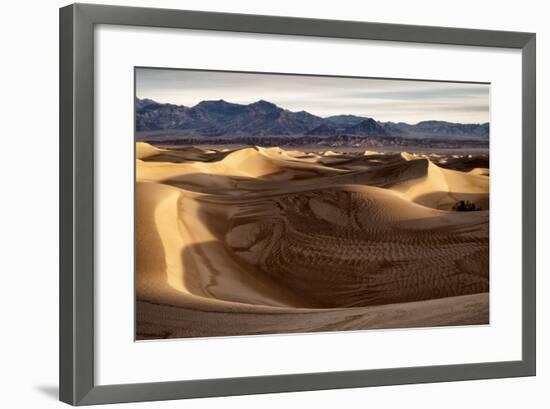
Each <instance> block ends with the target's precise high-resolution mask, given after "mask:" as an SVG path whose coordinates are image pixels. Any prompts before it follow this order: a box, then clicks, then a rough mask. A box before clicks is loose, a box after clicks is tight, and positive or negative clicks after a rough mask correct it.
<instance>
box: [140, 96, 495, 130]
mask: <svg viewBox="0 0 550 409" xmlns="http://www.w3.org/2000/svg"><path fill="white" fill-rule="evenodd" d="M135 99H137V100H140V101H144V100H149V101H153V102H154V103H157V104H159V105H174V106H177V107H184V108H189V109H191V108H195V107H196V106H198V105H199V104H201V103H202V102H225V103H227V104H231V105H239V106H250V105H254V104H257V103H259V102H267V103H268V104H272V105H274V106H276V107H277V108H280V109H282V110H284V111H288V112H292V113H299V112H305V113H307V114H309V115H313V116H316V117H318V118H321V119H329V118H332V117H335V116H354V117H357V118H364V119H373V120H375V121H376V122H379V123H395V124H400V123H401V124H406V125H418V124H420V123H423V122H446V123H448V124H458V125H485V124H489V125H490V123H491V121H486V122H452V121H447V120H440V119H424V120H422V121H418V122H416V123H409V122H405V121H380V120H378V119H376V118H374V117H372V116H362V115H355V114H333V115H329V116H321V115H316V114H312V113H311V112H309V111H306V110H304V109H302V110H299V111H291V110H289V109H286V108H283V107H281V106H279V105H277V104H275V103H273V102H270V101H267V100H265V99H258V100H256V101H254V102H250V103H248V104H240V103H238V102H230V101H227V100H225V99H223V98H220V99H203V100H201V101H199V102H197V103H196V104H195V105H192V106H190V105H183V104H175V103H172V102H160V101H158V100H156V99H152V98H147V97H145V98H140V97H138V96H137V95H135ZM136 113H137V109H136V104H135V103H134V114H136Z"/></svg>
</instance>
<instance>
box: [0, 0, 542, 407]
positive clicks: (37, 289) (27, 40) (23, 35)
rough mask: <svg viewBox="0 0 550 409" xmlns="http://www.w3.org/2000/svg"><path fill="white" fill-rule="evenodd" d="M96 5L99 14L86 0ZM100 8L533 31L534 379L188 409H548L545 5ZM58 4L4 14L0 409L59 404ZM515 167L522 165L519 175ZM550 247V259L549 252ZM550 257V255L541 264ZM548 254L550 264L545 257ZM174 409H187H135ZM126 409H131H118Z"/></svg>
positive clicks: (200, 3) (344, 0) (243, 2)
mask: <svg viewBox="0 0 550 409" xmlns="http://www.w3.org/2000/svg"><path fill="white" fill-rule="evenodd" d="M88 2H94V1H93V0H88ZM100 2H101V3H108V4H121V5H133V6H151V7H168V8H182V9H196V10H207V11H227V12H236V13H251V14H273V15H287V16H298V17H315V18H330V19H342V20H361V21H375V22H388V23H406V24H426V25H439V26H455V27H466V28H489V29H499V30H518V31H534V32H536V33H537V43H538V44H537V53H538V59H537V71H538V78H537V81H538V87H537V92H538V97H537V103H538V109H537V111H538V121H537V132H538V166H537V168H538V182H537V184H538V200H537V202H538V204H537V208H538V212H537V213H538V214H537V217H538V219H537V220H538V232H537V236H538V245H537V250H538V255H539V257H538V290H537V293H538V302H537V307H538V345H539V347H538V376H537V377H535V378H522V379H502V380H489V381H468V382H455V383H444V384H426V385H407V386H392V387H380V388H368V389H349V390H340V391H322V392H303V393H288V394H278V395H263V396H247V397H232V398H216V399H201V400H194V401H187V402H185V405H186V407H187V408H215V407H224V408H233V407H235V408H236V407H239V408H257V407H265V408H280V407H285V406H286V407H309V406H313V405H315V406H316V407H318V408H333V407H341V408H344V407H345V408H348V407H349V408H353V407H364V406H365V405H369V406H370V407H382V406H383V407H390V408H392V407H407V408H417V407H418V408H423V409H430V408H438V409H439V408H446V409H452V408H461V409H463V408H465V407H474V408H479V407H495V408H499V409H506V408H518V407H529V408H547V407H549V406H550V392H549V389H550V388H549V385H550V354H548V353H547V350H548V348H550V344H548V335H549V331H550V320H548V319H547V318H546V315H547V314H548V312H549V310H550V302H549V301H548V298H544V294H545V292H546V291H548V290H550V288H549V283H550V280H548V278H547V277H545V276H544V274H545V270H548V268H549V267H550V263H549V262H550V257H549V256H548V253H547V251H548V247H547V246H545V245H544V244H545V243H543V240H544V239H545V237H543V232H544V231H548V229H549V228H550V223H549V221H548V220H549V219H548V218H547V217H545V215H544V214H543V211H544V210H543V209H544V207H545V205H546V206H547V205H548V203H549V199H550V197H549V195H550V191H549V190H550V189H549V185H548V184H547V183H546V184H545V183H544V179H545V177H548V176H550V163H549V162H548V161H544V159H545V158H544V156H543V152H545V151H546V150H547V147H548V146H550V144H549V143H548V142H547V140H546V138H545V136H546V133H547V132H548V123H545V118H544V117H543V112H544V109H545V108H546V105H547V102H548V99H549V98H550V89H549V82H548V81H547V80H546V78H545V77H544V71H545V70H546V71H548V60H549V58H550V26H549V25H548V15H549V13H548V11H547V10H545V4H544V2H541V1H536V0H523V1H521V2H518V1H514V2H508V1H502V0H501V1H484V2H481V1H479V0H473V1H472V0H462V1H461V2H444V1H437V0H434V1H428V0H415V1H407V0H385V1H383V2H381V1H376V2H358V1H353V0H339V1H338V2H320V1H315V2H313V1H306V0H301V1H300V0H278V1H277V2H261V1H257V0H256V1H254V0H232V1H223V0H188V1H177V0H159V1H151V0H149V1H147V0H135V1H108V0H103V1H100ZM65 4H66V3H65V2H63V1H58V0H47V1H44V0H43V1H38V0H27V1H21V2H4V3H3V4H2V6H1V7H2V9H1V10H2V16H3V19H2V24H1V25H0V30H1V31H0V38H1V40H0V44H1V54H0V56H1V57H0V58H1V60H0V61H1V62H0V114H1V117H0V118H1V121H0V124H1V125H0V130H1V131H0V132H1V135H2V145H1V148H0V152H1V157H0V189H1V192H2V194H1V196H0V249H1V252H0V255H1V256H0V266H1V267H0V274H1V275H0V277H1V281H0V283H1V286H0V328H1V330H0V385H2V386H1V387H0V390H1V392H0V406H2V407H6V408H20V407H21V408H54V407H61V406H62V405H63V404H61V403H59V402H57V374H58V371H57V359H58V353H57V348H58V343H57V331H58V320H57V307H58V303H57V299H58V290H57V286H58V277H57V268H58V260H57V258H58V248H57V240H58V227H57V225H58V216H57V204H58V199H57V198H58V184H57V178H58V175H57V173H58V140H57V138H58V65H57V63H58V7H60V6H63V5H65ZM517 165H518V166H519V164H517ZM545 247H546V249H545ZM545 250H546V252H545ZM545 253H546V254H545ZM133 405H134V406H135V407H150V408H176V407H181V406H182V405H184V403H182V402H178V401H175V402H160V403H139V404H133ZM118 407H130V406H128V405H122V406H120V405H119V406H118Z"/></svg>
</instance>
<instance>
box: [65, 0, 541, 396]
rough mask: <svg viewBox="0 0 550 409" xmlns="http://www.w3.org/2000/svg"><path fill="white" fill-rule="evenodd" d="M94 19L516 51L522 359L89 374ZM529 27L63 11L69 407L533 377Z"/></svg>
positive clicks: (88, 8)
mask: <svg viewBox="0 0 550 409" xmlns="http://www.w3.org/2000/svg"><path fill="white" fill-rule="evenodd" d="M95 24H117V25H135V26H151V27H168V28H187V29H202V30H217V31H240V32H249V33H262V34H286V35H300V36H320V37H337V38H346V39H369V40H387V41H406V42H418V43H437V44H449V45H453V44H454V45H471V46H486V47H504V48H516V49H521V50H522V85H523V91H522V92H523V96H522V98H523V99H522V116H523V117H522V123H523V128H522V146H523V153H522V170H523V175H522V183H523V198H522V200H523V202H522V203H523V208H522V220H523V233H522V234H523V242H522V246H523V249H522V254H523V271H522V360H518V361H507V362H487V363H474V364H459V365H440V366H423V367H409V368H392V369H374V370H359V371H343V372H322V373H310V374H290V375H270V376H254V377H239V378H225V379H212V380H200V379H199V380H188V381H173V382H154V383H135V384H124V385H96V384H95V381H94V362H95V360H94V155H93V152H94V80H93V78H94V55H93V50H94V47H93V46H94V44H93V32H94V25H95ZM535 53H536V47H535V34H532V33H517V32H504V31H488V30H469V29H456V28H441V27H426V26H408V25H393V24H381V23H363V22H346V21H335V20H315V19H302V18H289V17H272V16H254V15H242V14H226V13H208V12H196V11H182V10H165V9H145V8H134V7H122V6H102V5H87V4H75V5H70V6H66V7H64V8H61V9H60V71H59V75H60V162H59V165H60V179H59V183H60V226H59V231H60V253H59V259H60V272H59V274H60V277H59V286H60V311H59V314H60V327H59V328H60V329H59V335H60V343H59V354H60V364H59V365H60V369H59V373H60V375H59V383H60V388H59V397H60V400H61V401H63V402H66V403H69V404H72V405H90V404H104V403H115V402H132V401H151V400H168V399H182V398H198V397H214V396H229V395H242V394H261V393H274V392H293V391H306V390H321V389H339V388H354V387H366V386H382V385H397V384H408V383H426V382H442V381H459V380H471V379H488V378H503V377H519V376H531V375H535V358H536V322H535V308H536V307H535V304H536V299H535V240H536V239H535V221H536V215H535V132H536V122H535V119H536V118H535V106H536V96H535V92H536V90H535V84H536V79H535Z"/></svg>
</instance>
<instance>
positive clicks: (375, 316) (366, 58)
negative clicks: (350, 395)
mask: <svg viewBox="0 0 550 409" xmlns="http://www.w3.org/2000/svg"><path fill="white" fill-rule="evenodd" d="M535 100H536V99H535V34H533V33H518V32H502V31H485V30H470V29H457V28H441V27H425V26H407V25H394V24H380V23H363V22H347V21H333V20H313V19H302V18H288V17H284V18H283V17H273V16H255V15H242V14H225V13H207V12H196V11H182V10H165V9H144V8H133V7H119V6H103V5H84V4H75V5H71V6H67V7H64V8H62V9H61V10H60V192H61V196H60V399H61V400H62V401H64V402H67V403H70V404H73V405H90V404H102V403H115V402H132V401H146V400H163V399H182V398H195V397H209V396H228V395H240V394H257V393H273V392H290V391H304V390H320V389H331V388H352V387H366V386H376V385H394V384H405V383H420V382H440V381H454V380H466V379H487V378H501V377H516V376H532V375H534V374H535Z"/></svg>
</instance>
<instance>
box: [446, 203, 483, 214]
mask: <svg viewBox="0 0 550 409" xmlns="http://www.w3.org/2000/svg"><path fill="white" fill-rule="evenodd" d="M453 210H454V211H455V212H476V211H478V210H481V208H480V207H477V206H476V204H475V203H472V202H470V201H469V200H466V201H465V200H461V201H459V202H456V204H455V205H454V206H453Z"/></svg>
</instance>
